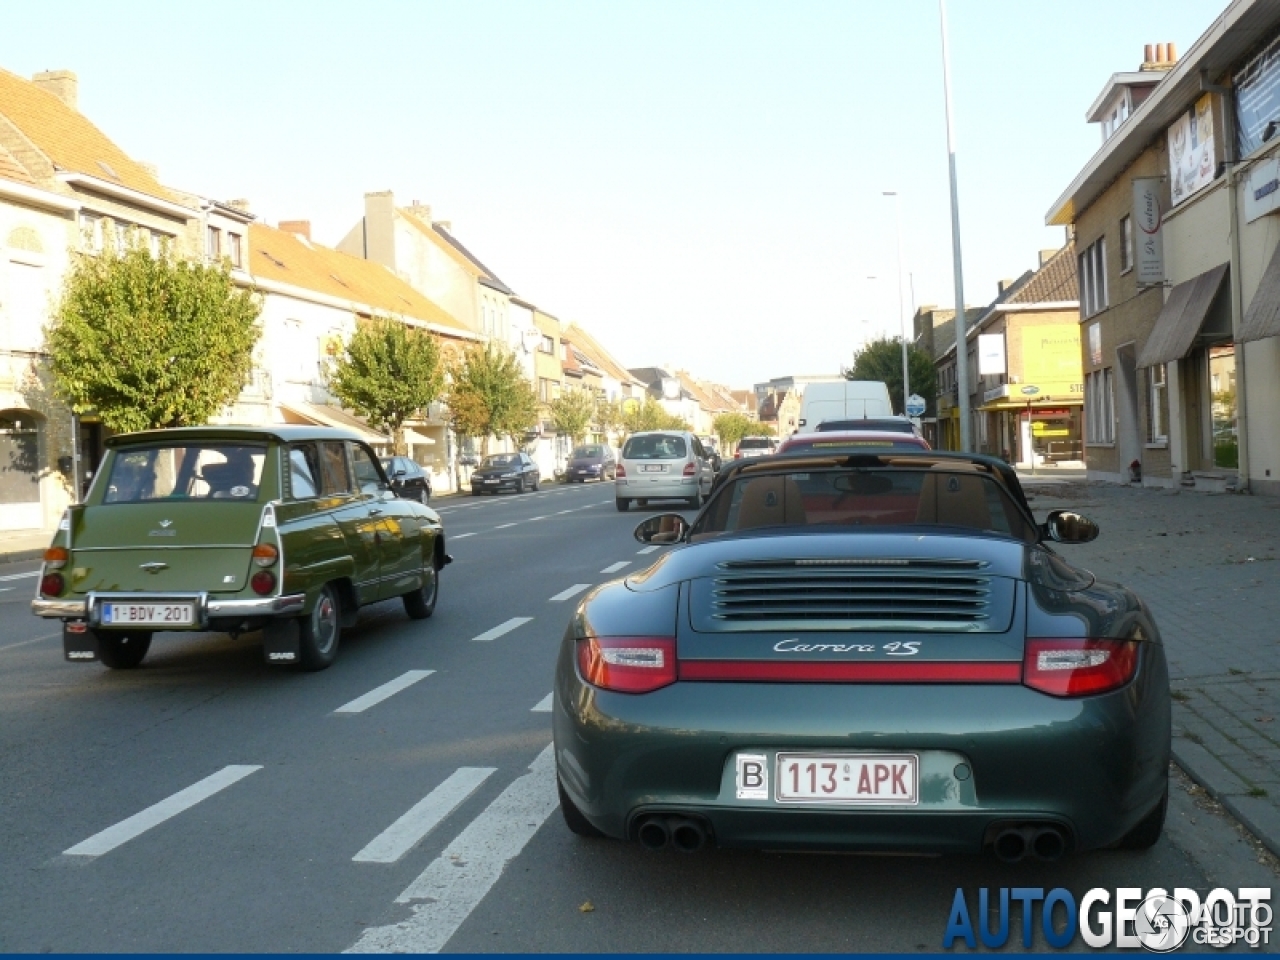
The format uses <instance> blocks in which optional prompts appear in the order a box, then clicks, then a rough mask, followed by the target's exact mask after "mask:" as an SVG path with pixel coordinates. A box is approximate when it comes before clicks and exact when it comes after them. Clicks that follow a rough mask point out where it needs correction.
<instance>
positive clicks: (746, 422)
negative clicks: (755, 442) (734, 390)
mask: <svg viewBox="0 0 1280 960" xmlns="http://www.w3.org/2000/svg"><path fill="white" fill-rule="evenodd" d="M759 422H760V421H758V420H755V419H753V418H751V417H749V416H747V415H746V414H745V413H739V412H737V411H736V410H735V411H731V412H729V413H722V414H720V415H719V416H718V417H716V418H715V419H714V420H712V421H711V429H713V430H714V431H715V432H716V436H718V437H719V438H720V446H721V448H722V449H724V450H732V449H733V448H734V447H735V446H737V443H738V441H739V440H741V439H742V438H743V437H745V436H748V435H749V434H748V433H747V431H748V430H751V429H754V428H755V427H756V425H758V424H759Z"/></svg>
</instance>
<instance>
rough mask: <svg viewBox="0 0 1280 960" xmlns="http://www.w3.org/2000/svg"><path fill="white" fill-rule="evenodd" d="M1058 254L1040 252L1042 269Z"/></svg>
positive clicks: (1051, 251) (1047, 251) (1048, 251)
mask: <svg viewBox="0 0 1280 960" xmlns="http://www.w3.org/2000/svg"><path fill="white" fill-rule="evenodd" d="M1057 252H1058V251H1057V250H1041V251H1040V266H1042V267H1043V266H1044V265H1045V264H1046V263H1048V262H1049V261H1050V260H1052V259H1053V257H1054V254H1056V253H1057Z"/></svg>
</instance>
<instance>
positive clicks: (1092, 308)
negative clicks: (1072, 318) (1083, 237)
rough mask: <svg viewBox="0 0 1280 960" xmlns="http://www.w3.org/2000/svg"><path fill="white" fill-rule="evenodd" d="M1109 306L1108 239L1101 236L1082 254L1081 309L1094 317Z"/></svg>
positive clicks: (1087, 315) (1086, 314)
mask: <svg viewBox="0 0 1280 960" xmlns="http://www.w3.org/2000/svg"><path fill="white" fill-rule="evenodd" d="M1108 306H1109V301H1108V299H1107V241H1106V238H1105V237H1099V238H1098V239H1097V240H1095V241H1094V242H1093V243H1091V244H1090V245H1089V246H1088V247H1086V248H1085V250H1084V252H1083V253H1081V254H1080V309H1081V310H1082V311H1083V312H1084V315H1085V316H1086V317H1092V316H1093V315H1094V314H1095V313H1099V312H1101V311H1103V310H1105V309H1107V307H1108Z"/></svg>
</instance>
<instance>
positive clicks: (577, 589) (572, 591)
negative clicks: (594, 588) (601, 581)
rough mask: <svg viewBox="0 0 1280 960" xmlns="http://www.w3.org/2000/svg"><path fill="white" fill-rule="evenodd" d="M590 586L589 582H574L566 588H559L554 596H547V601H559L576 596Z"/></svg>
mask: <svg viewBox="0 0 1280 960" xmlns="http://www.w3.org/2000/svg"><path fill="white" fill-rule="evenodd" d="M590 587H591V584H589V583H575V584H574V585H573V586H572V587H570V588H569V589H568V590H561V591H560V592H559V593H557V594H556V595H555V596H554V597H548V598H547V603H559V602H560V601H561V600H568V599H569V598H570V597H576V596H577V595H578V594H580V593H581V592H582V591H583V590H587V589H589V588H590Z"/></svg>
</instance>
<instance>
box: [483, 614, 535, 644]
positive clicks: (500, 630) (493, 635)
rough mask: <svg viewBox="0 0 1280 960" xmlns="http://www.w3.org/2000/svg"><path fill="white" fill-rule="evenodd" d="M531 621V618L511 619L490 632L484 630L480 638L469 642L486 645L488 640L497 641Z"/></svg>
mask: <svg viewBox="0 0 1280 960" xmlns="http://www.w3.org/2000/svg"><path fill="white" fill-rule="evenodd" d="M532 619H533V617H512V618H511V619H510V620H508V621H507V622H506V623H500V624H498V625H497V626H496V627H494V628H493V629H492V630H486V631H485V632H484V633H482V634H480V636H478V637H472V638H471V642H472V643H488V642H489V641H490V640H497V639H498V638H499V637H500V636H502V635H503V634H504V633H510V632H511V631H512V630H514V629H515V628H516V627H522V626H524V625H525V624H526V623H528V622H529V621H530V620H532Z"/></svg>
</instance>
